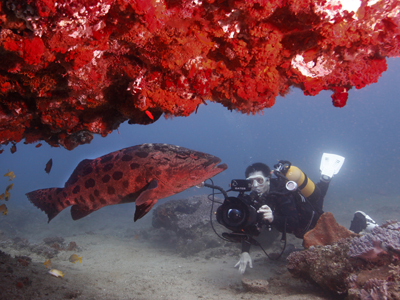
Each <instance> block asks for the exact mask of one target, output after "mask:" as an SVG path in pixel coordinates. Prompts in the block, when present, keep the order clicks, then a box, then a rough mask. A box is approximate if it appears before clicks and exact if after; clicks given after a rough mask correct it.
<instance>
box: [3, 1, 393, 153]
mask: <svg viewBox="0 0 400 300" xmlns="http://www.w3.org/2000/svg"><path fill="white" fill-rule="evenodd" d="M343 3H345V2H343ZM399 25H400V3H399V1H396V0H385V1H373V2H368V1H365V0H362V1H361V5H360V6H358V7H353V8H349V7H344V6H342V4H341V3H340V2H339V1H336V0H334V1H323V0H320V1H310V0H298V1H295V0H292V1H282V0H275V1H265V0H236V1H220V0H194V1H193V0H190V1H189V0H130V1H129V0H125V1H123V0H91V1H80V0H74V1H72V0H59V1H52V0H35V1H33V0H25V1H24V0H2V1H0V26H1V32H0V57H1V61H2V64H1V65H0V144H7V143H9V142H12V143H17V142H19V141H21V140H22V139H24V138H25V142H27V143H32V142H35V141H37V140H45V141H46V142H48V143H49V144H51V145H53V146H58V145H62V146H64V147H65V148H67V149H73V148H74V147H76V146H77V145H79V144H83V143H87V142H90V140H91V139H92V133H98V134H101V135H103V136H105V135H107V134H108V133H110V132H111V131H112V130H114V129H116V128H117V127H118V126H119V124H120V123H122V122H124V121H126V120H129V122H130V123H135V124H149V123H152V122H155V121H156V120H157V119H158V118H159V117H160V116H161V115H162V114H165V115H166V116H189V115H190V114H192V113H193V112H195V111H196V109H197V107H198V106H199V105H201V104H203V103H206V101H215V102H218V103H221V104H222V105H224V106H225V107H227V108H228V109H230V110H238V111H241V112H243V113H252V114H254V113H257V112H260V111H262V110H263V109H264V108H267V107H271V106H272V105H273V104H274V102H275V98H276V97H277V96H278V95H281V96H283V95H285V94H286V93H287V92H288V90H289V88H290V87H292V86H295V87H298V88H301V89H302V90H303V91H304V94H306V95H316V94H318V93H319V92H320V91H321V90H332V91H333V95H332V100H333V105H334V106H337V107H343V106H344V105H345V104H346V101H347V98H348V94H347V92H348V91H349V90H350V89H351V88H352V87H356V88H362V87H364V86H366V85H368V84H370V83H373V82H376V81H377V80H378V78H379V76H380V75H381V73H382V72H384V71H385V70H386V60H385V58H386V57H390V56H398V55H399V54H400V26H399Z"/></svg>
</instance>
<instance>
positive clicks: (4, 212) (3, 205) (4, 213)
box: [0, 204, 8, 216]
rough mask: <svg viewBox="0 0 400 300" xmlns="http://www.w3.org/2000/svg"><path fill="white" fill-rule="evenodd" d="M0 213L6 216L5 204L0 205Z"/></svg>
mask: <svg viewBox="0 0 400 300" xmlns="http://www.w3.org/2000/svg"><path fill="white" fill-rule="evenodd" d="M0 212H2V213H3V216H5V215H7V214H8V209H7V206H6V205H5V204H2V205H0Z"/></svg>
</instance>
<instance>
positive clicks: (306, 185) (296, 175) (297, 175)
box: [285, 166, 315, 198]
mask: <svg viewBox="0 0 400 300" xmlns="http://www.w3.org/2000/svg"><path fill="white" fill-rule="evenodd" d="M285 172H286V173H285V176H286V178H287V179H289V180H292V181H294V182H296V183H297V185H298V187H299V189H300V191H301V193H302V194H303V196H304V197H306V198H307V197H309V196H310V195H311V194H312V193H314V190H315V184H314V182H312V180H311V179H310V178H308V177H307V175H306V174H304V173H303V172H302V171H301V170H300V169H299V168H298V167H295V166H290V167H289V168H288V169H287V170H285Z"/></svg>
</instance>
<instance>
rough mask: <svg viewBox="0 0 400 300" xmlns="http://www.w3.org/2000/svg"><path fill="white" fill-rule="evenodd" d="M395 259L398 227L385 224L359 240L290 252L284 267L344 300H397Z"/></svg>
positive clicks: (399, 253)
mask: <svg viewBox="0 0 400 300" xmlns="http://www.w3.org/2000/svg"><path fill="white" fill-rule="evenodd" d="M317 226H318V225H317ZM399 258H400V223H399V222H397V221H387V222H386V223H384V224H382V225H381V226H379V227H376V228H374V229H373V230H372V232H371V233H368V234H365V235H363V236H358V237H348V238H345V239H340V240H339V241H337V242H334V243H333V244H331V245H325V246H310V247H309V248H308V249H306V250H303V251H300V252H294V253H292V254H291V255H290V256H289V257H288V262H289V263H288V266H287V267H288V269H289V271H290V273H292V275H293V276H295V277H298V278H303V279H306V280H307V281H310V282H312V283H315V284H317V285H318V286H320V287H322V288H323V289H326V290H330V291H332V292H335V293H338V294H342V295H346V296H347V299H363V300H364V299H365V300H366V299H400V261H399Z"/></svg>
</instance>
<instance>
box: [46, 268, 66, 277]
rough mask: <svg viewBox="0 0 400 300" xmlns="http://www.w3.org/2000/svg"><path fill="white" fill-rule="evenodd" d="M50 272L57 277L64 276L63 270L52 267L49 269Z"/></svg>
mask: <svg viewBox="0 0 400 300" xmlns="http://www.w3.org/2000/svg"><path fill="white" fill-rule="evenodd" d="M49 274H51V275H53V276H55V277H64V274H63V272H61V271H59V270H56V269H51V270H49Z"/></svg>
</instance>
